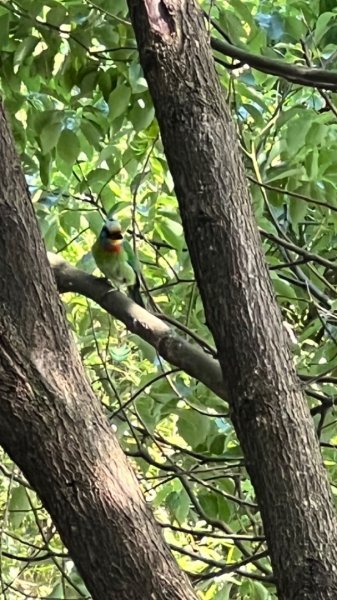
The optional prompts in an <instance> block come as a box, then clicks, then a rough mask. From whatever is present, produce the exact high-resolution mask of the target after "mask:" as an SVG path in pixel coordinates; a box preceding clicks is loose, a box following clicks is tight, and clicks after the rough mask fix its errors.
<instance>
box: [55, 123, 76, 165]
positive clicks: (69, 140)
mask: <svg viewBox="0 0 337 600" xmlns="http://www.w3.org/2000/svg"><path fill="white" fill-rule="evenodd" d="M79 152H80V142H79V140H78V137H77V135H76V134H75V133H74V132H73V131H71V130H70V129H64V130H63V131H62V133H61V135H60V138H59V140H58V143H57V153H58V155H59V157H60V158H62V160H64V161H65V162H67V163H70V164H73V163H74V162H75V160H76V158H77V157H78V155H79Z"/></svg>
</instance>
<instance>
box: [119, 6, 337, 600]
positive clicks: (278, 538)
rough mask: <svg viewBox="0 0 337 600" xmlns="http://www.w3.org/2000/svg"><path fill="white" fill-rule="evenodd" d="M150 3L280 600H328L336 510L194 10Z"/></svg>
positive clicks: (153, 54) (159, 86)
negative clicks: (162, 23)
mask: <svg viewBox="0 0 337 600" xmlns="http://www.w3.org/2000/svg"><path fill="white" fill-rule="evenodd" d="M158 1H159V3H160V4H162V5H164V6H165V7H167V10H168V11H169V26H168V27H166V28H165V27H162V28H159V29H158V26H157V25H158V23H157V22H156V23H153V20H152V16H151V14H150V13H149V10H148V5H149V3H151V0H147V3H146V4H144V2H143V0H128V5H129V9H130V15H131V20H132V23H133V27H134V29H135V32H136V38H137V43H138V47H139V52H140V60H141V63H142V66H143V69H144V74H145V77H146V79H147V82H148V85H149V89H150V93H151V96H152V98H153V102H154V106H155V110H156V116H157V119H158V123H159V126H160V130H161V135H162V140H163V144H164V149H165V153H166V156H167V159H168V163H169V167H170V170H171V173H172V176H173V179H174V183H175V189H176V194H177V198H178V202H179V208H180V213H181V216H182V221H183V226H184V232H185V238H186V242H187V245H188V248H189V252H190V256H191V260H192V264H193V267H194V271H195V275H196V280H197V283H198V287H199V290H200V293H201V297H202V300H203V304H204V309H205V315H206V320H207V323H208V326H209V327H210V329H211V331H212V334H213V337H214V340H215V344H216V347H217V350H218V356H219V361H220V365H221V368H222V372H223V377H224V382H225V390H226V394H227V398H228V401H229V402H230V406H231V414H232V418H233V423H234V426H235V429H236V432H237V434H238V437H239V440H240V443H241V446H242V449H243V452H244V454H245V458H246V465H247V469H248V471H249V473H250V476H251V479H252V482H253V484H254V487H255V491H256V496H257V499H258V502H259V507H260V510H261V515H262V519H263V523H264V529H265V534H266V539H267V542H268V548H269V550H270V555H271V560H272V564H273V568H274V573H275V579H276V584H277V588H278V593H279V598H280V600H295V599H296V600H309V599H310V600H311V599H312V598H315V600H334V599H335V598H336V597H337V522H336V515H335V509H334V506H333V503H332V499H331V493H330V488H329V483H328V479H327V475H326V472H325V470H324V467H323V464H322V459H321V456H320V452H319V446H318V442H317V438H316V436H315V431H314V428H313V424H312V419H311V417H310V412H309V409H308V406H307V403H306V401H305V398H304V395H303V392H302V390H301V387H300V385H299V380H298V378H297V375H296V373H295V369H294V367H293V364H292V359H291V356H290V352H289V349H288V346H287V339H286V336H285V332H284V328H283V326H282V321H281V317H280V312H279V309H278V307H277V305H276V302H275V298H274V296H273V291H272V286H271V282H270V279H269V275H268V271H267V268H266V265H265V261H264V256H263V252H262V247H261V241H260V238H259V233H258V230H257V226H256V223H255V220H254V217H253V214H252V208H251V199H250V196H249V191H248V184H247V181H246V178H245V175H244V168H243V163H242V159H241V156H240V151H239V147H238V141H237V136H236V133H235V128H234V126H233V123H232V120H231V117H230V115H229V110H228V107H227V106H226V104H225V102H224V94H223V91H222V90H221V87H220V84H219V81H218V78H217V75H216V72H215V68H214V62H213V58H212V56H211V52H210V47H209V39H208V35H207V33H206V31H205V29H204V23H203V18H202V15H201V13H200V11H199V9H198V8H197V7H196V5H195V3H194V2H193V0H170V2H168V0H161V1H160V0H152V2H154V3H158ZM165 14H166V13H165V12H164V13H162V18H164V19H165ZM163 15H164V16H163ZM167 29H169V31H168V30H167Z"/></svg>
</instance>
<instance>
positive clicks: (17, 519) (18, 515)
mask: <svg viewBox="0 0 337 600" xmlns="http://www.w3.org/2000/svg"><path fill="white" fill-rule="evenodd" d="M30 510H31V507H30V503H29V500H28V497H27V493H26V488H25V487H24V486H23V485H18V486H16V487H14V489H13V490H12V493H11V498H10V501H9V518H10V521H11V524H12V526H13V527H20V525H21V524H22V522H23V520H24V519H25V517H26V516H27V514H28V513H29V511H30Z"/></svg>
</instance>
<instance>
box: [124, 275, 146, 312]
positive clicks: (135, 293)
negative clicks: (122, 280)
mask: <svg viewBox="0 0 337 600" xmlns="http://www.w3.org/2000/svg"><path fill="white" fill-rule="evenodd" d="M128 293H129V296H130V298H132V300H133V301H134V302H136V303H137V304H139V306H142V307H143V308H145V304H144V301H143V298H142V295H141V293H140V281H139V277H137V279H136V283H135V284H134V285H130V286H129V287H128Z"/></svg>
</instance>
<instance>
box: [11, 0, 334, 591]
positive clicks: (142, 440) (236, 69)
mask: <svg viewBox="0 0 337 600" xmlns="http://www.w3.org/2000/svg"><path fill="white" fill-rule="evenodd" d="M203 9H204V10H205V20H206V22H207V27H208V28H209V32H210V36H212V37H216V38H218V39H222V36H224V38H223V39H227V40H228V38H229V39H230V41H231V43H232V44H234V45H235V46H237V47H239V48H241V49H244V50H245V51H246V52H247V53H255V54H261V55H264V56H265V57H267V58H274V59H279V60H282V61H284V63H288V64H289V66H290V67H291V65H292V64H294V63H296V64H300V65H303V66H308V67H310V66H314V67H318V68H322V67H324V68H325V69H326V70H327V71H330V70H334V69H336V70H337V8H336V7H335V2H333V1H331V0H321V1H320V2H318V1H313V2H306V1H305V0H289V1H288V2H285V0H278V1H275V0H273V1H267V0H261V1H259V0H251V1H248V2H247V1H244V0H242V1H241V0H231V1H230V2H226V1H225V0H218V1H217V2H212V3H207V2H205V3H204V4H203ZM215 57H216V60H217V63H216V64H217V70H218V73H219V77H220V80H221V82H222V83H223V86H224V90H225V92H224V93H226V97H227V101H228V103H229V105H230V106H231V109H232V113H233V117H234V118H235V120H236V124H237V131H238V135H239V137H240V141H241V146H242V152H243V155H244V159H245V163H246V167H247V174H248V176H249V179H250V184H251V190H252V196H253V202H254V207H255V214H256V218H257V220H258V225H259V228H260V231H261V236H262V239H263V243H264V249H265V253H266V260H267V262H268V265H269V268H270V274H271V277H272V280H273V284H274V288H275V293H276V295H277V298H278V301H279V304H280V307H281V310H282V314H283V318H284V322H285V324H286V326H287V329H288V331H289V336H290V339H291V343H292V347H293V353H294V360H295V363H296V366H297V369H298V372H299V374H300V376H301V378H302V381H303V385H304V386H305V389H306V392H307V395H308V402H309V403H310V406H311V408H312V413H313V417H314V419H315V421H316V427H317V434H318V436H319V437H320V440H321V444H322V451H323V455H324V459H325V464H326V467H327V469H328V472H329V476H330V478H331V483H332V489H333V492H334V491H335V490H336V484H337V463H336V460H337V454H336V449H337V436H336V433H335V422H336V417H335V415H334V409H333V405H334V402H335V385H336V382H337V372H336V369H337V328H336V322H335V317H334V307H335V303H336V298H337V295H336V287H335V281H336V267H335V256H336V250H335V245H336V240H337V172H336V168H335V156H336V152H337V125H336V116H337V94H336V93H334V92H333V91H324V90H322V89H316V88H315V87H303V86H302V85H299V84H298V83H296V81H293V82H290V81H286V80H285V79H279V78H278V77H276V76H274V75H270V74H268V73H265V72H260V71H257V70H252V69H250V68H248V67H247V66H245V65H244V64H243V63H242V62H238V60H236V59H235V58H234V59H231V58H230V59H229V58H228V57H226V56H223V55H221V54H220V53H219V52H216V53H215ZM224 63H225V64H224ZM0 77H1V88H2V95H3V97H4V98H5V105H6V109H7V113H8V115H9V117H10V122H11V126H12V130H13V133H14V136H15V140H16V144H17V148H18V151H19V154H20V157H21V161H22V165H23V168H24V171H25V174H26V177H27V182H28V185H29V189H30V192H31V196H32V200H33V203H34V207H35V210H36V214H37V217H38V220H39V223H40V227H41V232H42V234H43V237H44V240H45V244H46V247H47V249H48V250H52V251H54V252H58V253H61V254H62V256H63V257H64V258H65V259H66V260H68V261H69V262H71V263H72V264H74V265H76V266H78V267H79V268H81V269H84V270H86V271H88V272H94V273H96V274H98V273H97V272H96V271H95V265H94V263H93V260H92V257H91V254H90V248H91V245H92V243H93V241H94V240H95V238H96V236H97V234H98V233H99V231H100V229H101V226H102V222H103V218H105V216H106V215H108V214H112V213H114V214H115V215H116V216H118V218H119V219H120V221H121V223H122V225H123V228H124V229H125V230H127V231H128V233H129V238H130V240H131V242H132V243H133V245H134V247H135V248H136V249H137V254H138V258H139V261H140V263H141V266H142V273H143V289H144V298H145V299H146V302H147V304H148V306H149V307H151V309H152V310H154V311H155V312H156V313H162V314H163V315H165V316H166V317H167V318H168V320H169V322H170V323H172V324H173V326H174V327H175V328H176V330H177V331H179V334H180V335H181V336H183V337H186V339H189V340H191V341H193V343H195V344H198V343H200V344H201V345H202V346H203V347H205V344H208V345H211V344H212V340H211V339H210V335H209V332H208V329H207V326H206V324H205V322H204V316H203V309H202V304H201V301H200V298H199V295H198V290H197V288H196V285H195V282H194V278H193V272H192V270H191V266H190V261H189V256H188V252H187V250H186V245H185V242H184V237H183V229H182V226H181V222H180V219H179V214H178V211H177V203H176V200H175V195H174V189H173V182H172V178H171V176H170V173H169V171H168V168H167V164H166V160H165V156H164V154H163V149H162V145H161V141H160V134H159V130H158V126H157V123H156V120H155V115H154V110H153V107H152V103H151V98H150V95H149V92H148V89H147V84H146V81H145V79H144V77H143V75H142V72H141V69H140V66H139V63H138V55H137V50H136V44H135V39H134V35H133V31H132V28H131V26H130V23H129V20H128V14H127V7H126V2H125V0H96V1H95V2H91V0H69V1H67V0H64V1H58V0H48V2H42V1H40V0H34V1H33V0H20V1H19V2H16V1H10V0H9V1H6V2H2V1H0ZM335 103H336V104H335ZM227 151H230V149H226V148H224V152H227ZM219 260H221V257H219ZM64 303H65V308H66V312H67V317H68V320H69V323H70V326H71V327H72V329H73V332H74V336H75V338H76V342H77V346H78V349H79V351H80V353H81V357H82V360H83V363H84V364H85V366H86V369H87V373H88V377H89V378H90V380H91V382H92V386H93V389H94V391H95V393H96V394H97V396H98V397H99V398H100V400H101V402H102V404H103V405H104V407H105V409H106V412H107V415H108V417H109V419H110V422H111V426H112V428H113V429H114V431H116V433H117V436H118V439H119V441H120V443H121V445H122V447H123V449H124V450H125V452H126V453H127V454H128V455H129V456H130V457H131V458H130V459H131V460H132V462H133V464H134V466H135V469H136V472H137V474H138V478H139V481H140V484H141V486H142V488H143V490H144V493H145V496H146V498H147V499H148V501H149V502H151V504H152V507H153V510H154V513H155V516H156V519H157V520H158V522H159V523H161V524H162V526H163V528H164V532H165V537H166V539H167V541H168V542H169V543H170V544H171V546H172V549H173V551H174V554H175V555H176V557H177V559H178V562H179V564H180V566H181V567H182V568H183V569H185V570H186V571H187V572H188V573H189V574H191V576H192V578H193V581H195V585H196V589H197V590H198V593H199V595H200V598H202V599H203V600H215V599H218V600H220V598H221V600H225V599H226V598H240V599H241V598H242V599H245V598H246V599H248V598H249V599H257V600H261V599H263V600H267V599H268V598H273V597H275V596H274V593H273V590H274V587H273V583H272V578H271V571H270V565H269V561H268V557H267V553H266V547H265V544H264V538H263V531H262V529H261V521H260V517H259V512H258V510H257V506H256V502H255V499H254V491H253V489H252V486H251V484H250V481H249V479H248V478H247V474H246V471H245V467H244V461H243V458H242V453H241V451H240V447H239V445H238V442H237V439H236V436H235V433H234V431H233V428H232V425H231V422H230V419H229V416H228V407H227V405H226V403H225V402H224V401H223V400H220V399H219V398H218V397H216V396H215V395H214V394H213V393H212V392H210V391H209V390H208V389H206V388H205V386H203V385H202V384H200V383H198V382H197V381H194V380H191V379H190V378H189V377H188V376H187V375H186V374H185V373H183V372H181V371H179V370H178V369H173V368H172V367H170V365H168V364H166V363H165V362H164V361H163V360H162V359H161V358H160V357H159V356H158V355H157V354H156V352H155V351H154V350H153V348H151V347H150V346H149V345H148V344H147V343H146V342H144V341H143V340H141V339H140V338H138V337H137V336H134V335H131V334H129V333H128V332H127V331H126V330H125V327H124V326H123V325H122V324H121V323H119V322H116V321H115V320H114V319H112V318H111V317H110V316H109V315H108V314H106V313H105V312H103V311H102V310H101V309H100V308H98V307H97V306H96V305H95V304H93V303H92V302H90V301H89V300H87V299H86V298H84V297H80V296H78V295H70V294H69V295H67V296H66V297H65V298H64ZM203 341H204V344H203ZM1 458H2V463H1V465H0V514H1V517H2V518H1V521H0V522H2V526H1V528H0V535H1V537H0V557H1V566H0V594H2V595H3V597H4V599H7V600H15V599H17V598H55V599H56V598H64V599H70V598H72V599H74V598H82V597H84V598H87V597H89V596H88V593H87V592H86V590H85V587H84V585H83V583H82V582H81V580H80V578H79V576H78V574H77V573H76V570H75V568H74V566H73V563H72V561H71V560H70V558H69V557H68V555H67V552H66V549H64V548H63V547H62V544H61V542H60V540H59V538H58V536H57V534H56V532H55V528H54V527H53V524H52V523H51V522H50V519H49V517H48V515H47V514H46V513H45V512H44V510H43V509H42V508H41V505H40V503H39V500H38V499H37V498H36V496H35V495H34V493H33V491H32V490H31V489H30V487H29V486H28V484H27V483H26V482H25V480H24V479H23V478H22V475H21V474H20V473H19V471H18V469H17V468H16V467H15V466H14V465H13V464H12V463H11V462H10V460H9V459H8V458H7V457H5V456H3V455H2V457H1ZM74 468H75V466H74ZM46 485H48V482H46Z"/></svg>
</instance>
